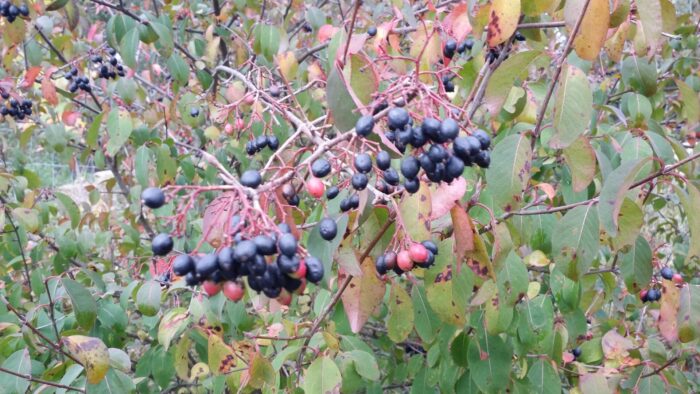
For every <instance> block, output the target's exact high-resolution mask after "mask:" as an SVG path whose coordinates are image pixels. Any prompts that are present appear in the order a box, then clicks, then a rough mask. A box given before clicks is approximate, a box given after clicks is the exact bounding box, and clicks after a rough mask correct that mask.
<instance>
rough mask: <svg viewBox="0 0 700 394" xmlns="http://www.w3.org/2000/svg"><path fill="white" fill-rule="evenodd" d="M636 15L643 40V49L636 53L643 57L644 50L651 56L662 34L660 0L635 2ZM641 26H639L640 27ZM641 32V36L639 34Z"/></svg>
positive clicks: (638, 0) (639, 0)
mask: <svg viewBox="0 0 700 394" xmlns="http://www.w3.org/2000/svg"><path fill="white" fill-rule="evenodd" d="M637 15H638V18H639V20H638V22H637V23H638V25H637V29H638V30H640V32H639V33H637V34H640V36H642V37H643V38H644V41H643V45H644V49H643V50H639V49H640V48H639V47H637V49H638V51H639V52H641V53H642V54H643V55H644V54H646V53H647V51H646V48H649V49H650V52H651V54H653V53H654V51H655V50H656V48H657V47H658V46H659V41H660V40H661V33H662V32H663V14H662V10H661V1H660V0H637ZM640 25H641V26H640ZM642 32H643V34H641V33H642Z"/></svg>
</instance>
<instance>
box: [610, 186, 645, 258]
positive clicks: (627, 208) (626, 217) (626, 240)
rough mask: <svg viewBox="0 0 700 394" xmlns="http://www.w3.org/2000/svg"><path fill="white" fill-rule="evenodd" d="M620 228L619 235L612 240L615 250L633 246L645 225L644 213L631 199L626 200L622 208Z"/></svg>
mask: <svg viewBox="0 0 700 394" xmlns="http://www.w3.org/2000/svg"><path fill="white" fill-rule="evenodd" d="M619 221H620V226H619V228H618V232H617V235H616V236H615V237H614V238H613V239H612V243H613V247H614V249H615V250H620V249H622V248H624V247H625V246H628V245H632V244H633V243H634V241H635V240H636V239H637V235H639V232H640V231H641V229H642V227H643V225H644V212H643V211H642V209H641V208H640V207H639V205H637V203H635V202H634V201H632V200H630V199H629V198H625V201H624V202H623V203H622V207H621V208H620V216H619Z"/></svg>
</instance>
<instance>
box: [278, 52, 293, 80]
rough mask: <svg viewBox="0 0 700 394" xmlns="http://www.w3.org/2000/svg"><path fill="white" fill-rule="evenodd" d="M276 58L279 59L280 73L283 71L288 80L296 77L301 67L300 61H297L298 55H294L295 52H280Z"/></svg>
mask: <svg viewBox="0 0 700 394" xmlns="http://www.w3.org/2000/svg"><path fill="white" fill-rule="evenodd" d="M275 59H277V65H278V66H279V68H280V73H282V76H283V77H284V79H286V80H287V81H292V80H293V79H294V78H295V77H296V75H297V68H298V67H299V63H298V62H297V58H296V56H294V52H292V51H287V52H284V53H280V54H279V55H277V56H275Z"/></svg>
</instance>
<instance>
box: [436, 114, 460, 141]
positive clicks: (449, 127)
mask: <svg viewBox="0 0 700 394" xmlns="http://www.w3.org/2000/svg"><path fill="white" fill-rule="evenodd" d="M458 134H459V125H458V124H457V121H456V120H454V119H451V118H448V119H445V120H443V121H442V123H441V124H440V140H442V141H443V142H445V141H452V140H453V139H455V138H457V135H458Z"/></svg>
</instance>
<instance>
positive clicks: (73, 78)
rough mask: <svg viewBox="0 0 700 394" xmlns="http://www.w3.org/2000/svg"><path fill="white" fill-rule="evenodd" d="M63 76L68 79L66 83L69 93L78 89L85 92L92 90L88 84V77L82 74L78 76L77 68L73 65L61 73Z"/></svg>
mask: <svg viewBox="0 0 700 394" xmlns="http://www.w3.org/2000/svg"><path fill="white" fill-rule="evenodd" d="M63 77H64V78H65V79H67V80H69V81H70V83H69V84H68V90H69V91H70V92H71V93H75V92H77V91H78V89H80V90H84V91H86V92H92V86H90V80H89V79H88V77H86V76H84V75H80V76H78V69H77V68H75V67H73V68H71V69H70V71H68V72H66V73H65V74H63Z"/></svg>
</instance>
